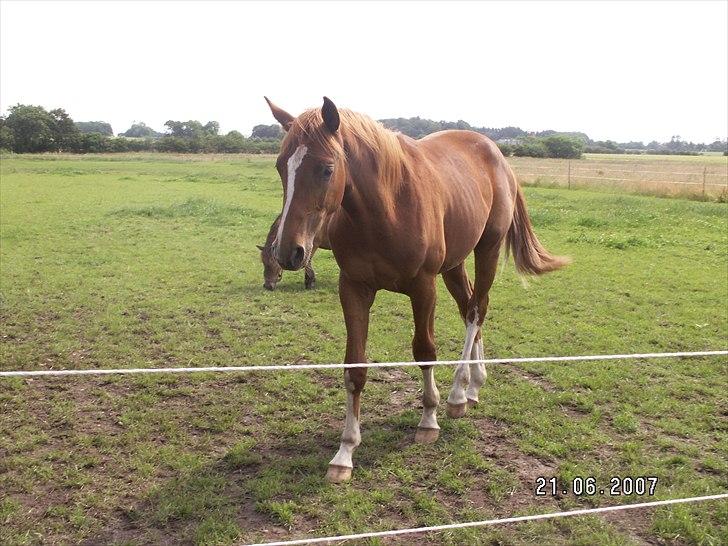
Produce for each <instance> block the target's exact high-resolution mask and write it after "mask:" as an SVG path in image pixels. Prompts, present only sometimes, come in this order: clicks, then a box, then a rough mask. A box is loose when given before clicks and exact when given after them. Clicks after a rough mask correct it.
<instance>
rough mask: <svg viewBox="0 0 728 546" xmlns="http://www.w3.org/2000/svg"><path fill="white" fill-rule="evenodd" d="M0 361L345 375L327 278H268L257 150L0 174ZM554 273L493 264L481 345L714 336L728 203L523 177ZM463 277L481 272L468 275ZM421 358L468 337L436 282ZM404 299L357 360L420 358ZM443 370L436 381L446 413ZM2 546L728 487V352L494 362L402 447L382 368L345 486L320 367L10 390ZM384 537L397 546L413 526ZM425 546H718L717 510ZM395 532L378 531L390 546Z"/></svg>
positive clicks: (688, 508)
mask: <svg viewBox="0 0 728 546" xmlns="http://www.w3.org/2000/svg"><path fill="white" fill-rule="evenodd" d="M1 169H2V170H1V175H2V180H1V183H0V203H1V209H0V221H1V222H2V224H1V226H0V228H1V230H0V234H1V236H2V245H1V255H0V258H1V261H0V281H1V283H2V292H1V298H2V300H1V301H2V308H1V310H0V313H1V315H0V316H1V318H2V332H1V333H0V341H1V343H2V353H1V361H0V368H2V369H4V370H9V369H61V368H95V367H98V368H110V367H149V366H205V365H231V364H242V363H261V364H262V363H294V362H302V361H313V362H339V361H340V359H341V355H342V354H343V346H344V335H345V334H344V327H343V324H342V322H343V321H342V319H341V311H340V308H339V304H338V297H337V288H336V286H337V285H336V278H337V268H336V264H335V262H334V260H333V257H332V256H331V254H330V253H329V252H326V251H321V252H320V253H319V254H317V256H316V258H315V267H316V271H317V274H318V287H317V289H315V290H313V291H304V290H303V278H302V273H286V274H285V275H284V278H283V281H282V283H281V285H280V287H279V289H278V290H277V291H276V292H273V293H269V292H265V291H264V290H263V288H262V276H261V267H260V265H259V262H258V253H257V250H256V248H255V246H254V245H255V243H260V242H262V241H263V238H264V236H265V234H266V232H267V229H268V226H269V225H270V223H271V221H272V220H273V218H274V217H275V214H276V213H277V212H278V210H279V208H280V201H281V197H280V196H281V189H280V181H279V180H278V178H277V175H276V172H275V169H274V168H273V162H272V160H271V159H270V158H251V157H232V156H222V157H212V158H205V157H202V158H201V157H179V156H163V155H153V156H90V157H86V158H78V157H65V156H61V157H28V156H17V157H11V158H4V159H3V161H2V165H1ZM526 194H527V198H528V202H529V206H530V210H531V217H532V219H533V222H534V224H535V227H536V230H537V232H538V234H539V236H540V237H541V239H542V241H543V242H544V243H545V244H546V245H547V247H548V248H549V249H551V250H552V251H554V252H557V253H560V254H567V255H570V256H572V257H573V259H574V263H573V264H572V265H571V266H570V267H569V268H567V269H566V270H564V271H562V272H558V273H555V274H552V275H548V276H545V277H543V278H538V279H532V280H529V281H528V282H527V284H525V285H524V284H523V283H522V282H521V280H520V279H519V278H518V277H517V275H516V274H515V273H514V270H513V266H512V264H510V263H507V264H505V265H504V266H503V268H502V271H501V272H500V273H499V275H498V277H497V279H496V282H495V285H494V287H493V290H492V296H491V309H490V313H489V316H488V320H487V322H486V327H485V334H484V337H485V346H486V353H487V355H488V356H513V355H519V356H542V355H562V354H584V353H631V352H652V351H680V350H702V349H714V348H725V346H726V339H727V338H728V336H727V334H728V309H727V307H726V301H727V297H728V256H727V254H726V250H727V242H728V241H727V239H726V234H727V233H728V209H727V208H726V205H725V204H721V203H714V202H698V201H685V200H679V199H661V198H654V197H644V196H631V195H620V194H616V193H599V192H596V191H576V190H571V191H567V190H561V189H549V188H527V190H526ZM471 269H472V268H471ZM439 289H440V292H439V294H440V300H439V303H438V308H437V319H436V334H437V341H438V348H439V353H438V356H439V357H440V358H443V359H449V358H457V357H458V356H459V351H460V347H461V343H462V339H463V333H464V328H463V326H462V324H461V322H460V319H459V317H458V314H457V311H456V307H455V304H454V302H453V301H452V300H451V298H450V297H449V295H447V293H446V291H445V289H444V287H443V285H442V283H441V282H440V285H439ZM410 316H411V311H410V308H409V304H408V301H407V300H406V298H404V297H403V296H399V295H395V294H389V293H385V292H382V293H380V294H379V296H378V297H377V300H376V303H375V305H374V308H373V315H372V326H371V332H370V338H369V357H370V359H371V360H374V361H385V360H409V359H411V353H410V342H411V335H412V322H411V318H410ZM451 375H452V370H451V369H445V368H441V369H438V370H437V372H436V376H437V379H438V385H439V387H440V391H441V394H442V396H443V400H444V398H445V397H446V396H447V392H448V389H449V387H450V383H451V381H450V378H451ZM1 381H2V382H1V383H0V412H1V415H2V419H0V543H2V544H13V545H18V544H40V543H44V544H75V543H82V544H127V545H131V544H151V543H154V544H157V543H165V544H166V543H172V544H176V543H182V544H191V543H194V544H231V543H234V542H236V541H242V542H250V541H256V540H272V539H283V538H284V537H290V538H294V537H296V538H298V537H305V536H314V535H324V534H337V533H347V532H356V531H363V530H377V529H389V528H395V527H410V526H418V525H428V524H438V523H445V522H455V521H468V520H475V519H484V518H491V517H506V516H510V515H514V514H526V513H543V512H547V511H553V510H558V509H570V508H576V507H590V506H603V505H609V504H616V503H626V502H638V501H642V500H653V499H654V498H676V497H687V496H694V495H703V494H710V493H718V492H725V491H726V490H728V462H727V461H728V400H727V399H726V395H725V393H726V392H728V374H727V373H726V359H725V358H720V357H718V358H705V359H690V360H674V359H673V360H654V361H636V362H635V361H632V362H591V363H578V364H574V363H569V364H548V365H546V364H544V365H519V366H514V365H509V366H499V367H495V366H494V367H491V368H490V369H489V377H488V380H487V383H486V385H485V387H484V390H483V392H482V395H481V400H482V402H481V404H480V405H479V406H478V407H477V408H475V409H474V410H472V411H471V412H469V414H468V415H467V416H466V417H465V418H464V419H462V420H457V421H454V420H451V419H448V418H447V417H446V416H445V415H444V408H442V407H441V410H440V425H441V426H442V434H441V437H440V440H439V441H438V442H437V443H436V444H434V445H431V446H421V445H415V444H413V437H414V431H415V427H416V425H417V421H418V419H419V415H420V408H421V404H420V387H421V380H420V373H419V371H418V370H416V369H414V370H410V369H392V370H373V371H371V372H370V380H369V383H368V384H367V388H366V390H365V392H364V397H363V406H362V431H363V443H362V445H361V447H360V448H359V449H358V451H357V452H356V459H355V464H356V465H357V467H356V468H355V473H354V478H353V481H352V482H351V483H350V484H347V485H343V486H332V485H329V484H327V483H326V482H325V481H324V479H323V476H324V473H325V470H326V466H327V463H328V461H329V459H330V458H331V456H332V455H333V454H334V452H335V450H336V448H337V446H338V442H339V435H340V432H341V427H342V423H343V417H344V391H343V388H342V379H341V375H340V373H338V372H331V373H328V372H310V373H299V372H296V373H279V374H270V373H259V374H256V373H251V374H244V375H243V374H230V375H227V374H225V375H222V374H218V375H213V374H206V375H194V376H193V375H188V376H147V377H143V376H134V377H104V378H70V379H68V378H56V379H52V378H44V379H32V380H30V379H28V380H25V379H23V380H21V379H18V380H7V379H5V380H1ZM645 475H649V476H657V477H658V479H659V482H658V485H657V489H656V495H655V497H649V498H646V497H636V496H626V497H618V498H617V497H609V496H600V495H597V496H593V497H574V496H573V495H560V496H558V497H556V498H551V497H546V498H542V497H536V496H534V494H533V489H534V485H535V483H534V482H535V479H536V478H537V477H538V476H546V477H551V476H558V477H560V478H562V479H571V478H572V477H574V476H595V477H597V479H598V480H599V484H600V485H602V484H604V485H606V484H607V482H608V480H609V477H611V476H623V477H624V476H645ZM392 542H394V543H402V544H411V543H413V539H412V537H409V538H407V537H406V538H404V539H402V540H399V541H396V540H395V541H392ZM417 542H418V543H424V544H524V543H533V542H535V543H541V544H585V545H586V544H643V543H648V544H665V543H667V544H715V545H717V544H726V543H728V503H725V502H723V503H717V502H714V503H706V504H701V505H681V506H675V507H671V508H664V509H657V510H646V511H629V512H622V513H618V514H612V515H609V516H605V517H582V518H569V519H563V520H557V521H547V522H541V523H530V524H520V525H510V526H503V527H494V528H489V529H469V530H460V531H452V532H447V533H438V534H432V535H428V536H424V537H421V539H417ZM371 543H380V542H377V541H372V542H371ZM388 543H389V542H388Z"/></svg>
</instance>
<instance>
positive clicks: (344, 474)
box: [326, 464, 351, 483]
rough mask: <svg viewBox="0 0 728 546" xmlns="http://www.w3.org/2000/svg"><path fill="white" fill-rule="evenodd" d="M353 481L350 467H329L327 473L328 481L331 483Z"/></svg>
mask: <svg viewBox="0 0 728 546" xmlns="http://www.w3.org/2000/svg"><path fill="white" fill-rule="evenodd" d="M350 479H351V468H349V467H348V466H339V465H335V464H330V465H329V470H328V471H327V472H326V480H327V481H328V482H329V483H343V482H347V481H349V480H350Z"/></svg>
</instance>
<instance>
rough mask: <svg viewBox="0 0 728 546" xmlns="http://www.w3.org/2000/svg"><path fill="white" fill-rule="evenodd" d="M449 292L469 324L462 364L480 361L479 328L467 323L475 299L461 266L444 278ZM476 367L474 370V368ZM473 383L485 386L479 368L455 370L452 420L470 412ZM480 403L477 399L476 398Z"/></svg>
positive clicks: (449, 407)
mask: <svg viewBox="0 0 728 546" xmlns="http://www.w3.org/2000/svg"><path fill="white" fill-rule="evenodd" d="M442 278H443V280H444V281H445V286H447V289H448V291H449V292H450V294H451V295H452V297H453V298H454V299H455V302H456V303H457V304H458V309H459V310H460V316H462V318H463V320H465V321H466V326H467V328H466V333H465V345H464V347H463V352H462V356H461V360H469V359H472V358H478V356H477V355H478V354H479V353H478V347H480V348H481V349H480V350H481V352H482V341H481V340H480V332H479V328H477V327H475V326H474V325H472V324H469V323H468V322H467V320H466V317H467V312H468V303H469V302H470V299H471V297H472V295H473V287H472V284H471V283H470V280H469V279H468V273H467V271H466V270H465V265H464V264H460V265H458V266H457V267H455V268H453V269H451V270H450V271H446V272H444V273H443V274H442ZM474 366H475V368H474ZM472 382H479V383H478V388H479V387H480V385H481V384H482V376H481V374H480V373H479V369H478V368H477V365H473V364H467V363H464V362H463V363H461V364H458V367H457V368H456V369H455V376H454V378H453V386H452V390H451V391H450V396H448V398H447V414H448V416H450V417H454V418H457V417H462V416H463V415H465V412H466V411H467V406H468V402H470V399H471V397H472V387H471V383H472ZM475 401H476V402H477V395H476V398H475Z"/></svg>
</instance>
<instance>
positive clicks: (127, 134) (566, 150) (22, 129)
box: [0, 104, 728, 158]
mask: <svg viewBox="0 0 728 546" xmlns="http://www.w3.org/2000/svg"><path fill="white" fill-rule="evenodd" d="M380 121H381V122H382V124H383V125H384V126H385V127H388V128H390V129H392V130H395V131H399V132H401V133H403V134H405V135H408V136H410V137H412V138H422V137H424V136H426V135H429V134H431V133H434V132H436V131H442V130H446V129H464V130H470V131H475V132H478V133H481V134H484V135H486V136H488V137H490V138H491V139H492V140H494V141H495V142H496V144H497V145H498V147H499V148H500V149H501V151H502V152H503V153H504V154H505V155H507V156H509V155H515V156H528V157H559V158H579V157H581V155H582V153H583V152H591V153H607V154H621V153H648V154H649V153H654V154H698V153H702V152H706V151H711V152H723V153H724V154H726V155H728V151H727V150H728V142H726V141H725V140H720V139H716V140H715V141H714V142H712V143H710V144H704V143H693V142H686V141H683V140H681V139H680V137H679V136H677V135H676V136H673V137H672V138H671V139H670V142H664V143H660V142H657V141H652V142H650V143H648V144H644V143H642V142H637V141H632V142H622V143H620V142H615V141H612V140H607V141H594V140H591V139H590V138H589V136H588V135H586V134H585V133H581V132H558V131H553V130H547V131H540V132H527V131H524V130H523V129H521V128H520V127H513V126H509V127H502V128H493V127H474V126H471V125H470V124H469V123H467V122H465V121H462V120H459V121H455V122H450V121H433V120H430V119H424V118H420V117H414V118H389V119H383V120H380ZM164 126H165V132H163V133H160V132H157V131H155V130H154V129H152V128H151V127H149V126H147V125H146V124H145V123H143V122H138V123H136V122H135V123H133V124H132V126H131V127H129V128H128V129H127V130H126V131H124V132H122V133H119V134H118V135H117V136H114V132H113V130H112V127H111V125H110V124H109V123H107V122H103V121H79V122H75V121H73V119H71V117H70V116H69V115H68V114H67V113H66V111H65V110H64V109H63V108H56V109H54V110H50V111H47V110H46V109H45V108H43V107H42V106H33V105H24V104H18V105H16V106H12V107H11V108H10V109H9V111H8V115H7V116H0V150H7V151H12V152H16V153H37V152H73V153H103V152H140V151H158V152H177V153H277V152H278V149H279V146H280V140H281V139H282V138H283V131H282V130H281V128H280V126H279V125H277V124H272V125H256V126H255V127H253V130H252V133H251V135H250V136H249V137H246V136H244V135H243V134H242V133H240V132H239V131H230V132H228V133H227V134H224V135H223V134H220V124H219V123H218V122H217V121H209V122H207V123H205V124H202V123H201V122H199V121H196V120H188V121H176V120H168V121H167V122H166V123H165V124H164Z"/></svg>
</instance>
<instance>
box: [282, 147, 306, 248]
mask: <svg viewBox="0 0 728 546" xmlns="http://www.w3.org/2000/svg"><path fill="white" fill-rule="evenodd" d="M307 151H308V148H306V146H304V145H303V144H302V145H300V146H299V147H298V148H296V151H295V152H293V154H291V157H289V158H288V163H287V165H288V180H287V181H286V203H285V204H284V205H283V214H281V223H280V224H278V241H279V242H280V240H281V237H283V225H284V224H285V223H286V216H288V209H289V208H291V200H292V199H293V190H294V187H295V183H296V171H297V170H298V167H300V166H301V162H303V158H304V157H305V156H306V152H307Z"/></svg>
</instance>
